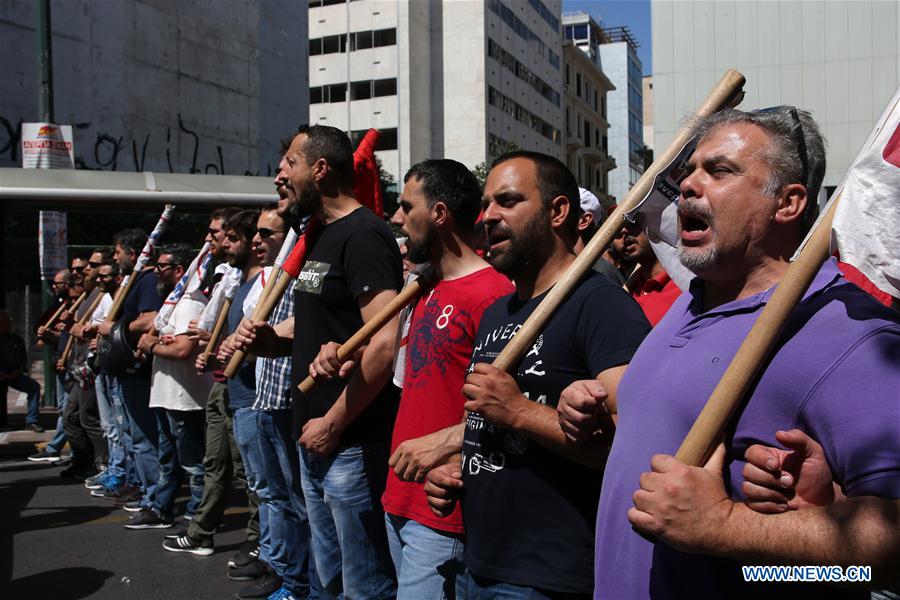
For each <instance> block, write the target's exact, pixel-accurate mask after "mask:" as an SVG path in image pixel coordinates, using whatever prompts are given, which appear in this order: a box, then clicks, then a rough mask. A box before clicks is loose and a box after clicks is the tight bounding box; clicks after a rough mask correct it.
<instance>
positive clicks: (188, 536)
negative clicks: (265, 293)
mask: <svg viewBox="0 0 900 600" xmlns="http://www.w3.org/2000/svg"><path fill="white" fill-rule="evenodd" d="M240 212H241V211H240V209H236V208H220V209H216V210H215V211H213V212H212V214H211V215H210V221H209V228H208V230H207V236H206V241H208V242H210V250H209V251H210V252H211V253H212V255H213V259H214V260H215V261H216V262H219V263H220V264H221V263H223V262H224V263H225V264H226V265H228V264H230V263H232V262H234V261H235V260H236V259H238V258H240V257H237V256H234V257H232V256H231V244H230V242H229V241H228V240H227V238H226V235H225V234H226V232H225V224H226V223H228V222H229V221H231V219H232V217H234V216H235V215H237V214H238V213H240ZM235 250H236V248H235ZM210 270H212V268H210ZM208 273H209V271H207V274H208ZM219 285H221V282H219V283H216V284H215V286H219ZM213 293H215V287H214V288H213V289H212V290H211V291H210V295H212V294H213ZM188 331H189V337H190V338H191V339H196V340H197V341H198V342H199V341H201V340H209V332H206V331H202V330H199V329H197V322H196V321H192V322H191V323H190V324H189V330H188ZM212 350H215V349H212ZM211 363H212V364H210V365H207V364H206V362H205V361H204V360H203V355H202V354H201V355H200V356H199V357H198V358H197V361H196V363H195V367H196V370H197V372H198V373H204V372H206V370H207V369H209V370H210V371H211V372H212V378H213V384H212V387H211V388H210V391H209V395H208V398H207V401H206V410H205V411H204V412H205V419H206V423H205V424H206V435H205V438H206V447H205V449H204V454H203V497H202V499H201V501H200V505H199V506H198V507H197V511H196V513H195V515H194V518H193V519H192V520H191V521H190V522H189V523H188V524H187V529H186V530H185V531H178V530H175V531H173V532H170V533H167V534H166V538H167V539H166V540H165V541H164V542H163V548H164V549H166V550H168V551H170V552H186V553H189V554H194V555H196V556H209V555H211V554H212V553H213V546H214V544H213V541H214V540H213V536H214V534H215V531H216V529H217V528H218V527H219V526H220V525H221V524H222V519H223V517H224V514H225V509H226V507H227V504H228V492H229V490H230V489H231V484H232V482H233V481H238V482H240V483H242V484H244V487H245V488H246V490H247V504H248V507H249V511H250V514H249V518H248V520H247V527H246V534H247V541H246V542H244V544H243V545H242V546H241V548H240V549H239V550H238V551H237V552H236V553H235V555H234V556H233V557H232V558H231V559H230V560H229V561H228V567H229V570H231V569H234V568H242V567H245V566H246V565H248V564H250V563H251V562H252V561H253V560H255V557H256V554H257V552H258V550H257V546H258V545H259V529H260V523H259V509H258V500H257V496H256V494H255V493H254V492H253V490H251V489H250V486H249V485H246V483H247V480H246V476H245V473H244V461H243V460H242V459H241V453H240V451H239V450H238V446H237V442H236V441H235V439H234V419H233V414H232V411H231V410H230V409H229V407H228V404H229V402H228V386H227V384H226V381H227V380H226V378H225V375H224V374H223V372H222V367H221V365H220V364H219V363H218V361H216V360H213V361H211Z"/></svg>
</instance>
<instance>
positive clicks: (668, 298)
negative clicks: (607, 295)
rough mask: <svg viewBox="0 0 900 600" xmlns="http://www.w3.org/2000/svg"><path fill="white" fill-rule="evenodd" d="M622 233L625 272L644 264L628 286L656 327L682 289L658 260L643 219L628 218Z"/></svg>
mask: <svg viewBox="0 0 900 600" xmlns="http://www.w3.org/2000/svg"><path fill="white" fill-rule="evenodd" d="M622 233H623V234H624V237H623V240H622V250H621V254H622V264H623V265H624V266H625V272H626V273H632V271H633V270H634V268H635V267H636V266H640V269H638V270H637V272H635V273H634V274H633V275H632V276H631V277H629V278H628V281H627V282H626V283H625V285H626V289H627V290H628V292H629V293H630V294H631V297H632V298H634V299H635V300H636V301H637V303H638V304H639V305H640V307H641V310H643V311H644V316H646V317H647V320H648V321H650V325H652V326H654V327H655V326H656V324H657V323H659V321H660V319H662V318H663V315H665V314H666V312H667V311H668V310H669V307H670V306H672V303H673V302H675V299H676V298H678V296H680V295H681V290H680V289H679V288H678V286H677V285H675V282H674V281H672V279H671V278H670V277H669V274H668V273H666V270H665V269H663V266H662V265H661V264H660V263H659V260H657V258H656V254H654V253H653V247H652V246H650V240H648V239H647V234H646V233H645V232H644V229H643V227H641V225H640V223H633V222H631V221H628V220H626V221H625V225H624V226H623V227H622Z"/></svg>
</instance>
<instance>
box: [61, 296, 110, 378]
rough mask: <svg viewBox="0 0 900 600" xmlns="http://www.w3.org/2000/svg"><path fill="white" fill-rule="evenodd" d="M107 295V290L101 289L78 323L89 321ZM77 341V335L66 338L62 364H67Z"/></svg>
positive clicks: (82, 323)
mask: <svg viewBox="0 0 900 600" xmlns="http://www.w3.org/2000/svg"><path fill="white" fill-rule="evenodd" d="M105 295H106V292H104V291H102V290H100V294H98V295H97V297H96V298H94V299H93V300H92V301H91V303H90V304H89V305H88V308H87V310H86V311H85V312H84V314H83V315H81V318H79V319H78V321H76V324H77V325H84V324H85V323H87V321H88V319H90V318H91V315H92V314H94V311H95V310H97V307H98V306H100V302H101V301H102V300H103V296H105ZM74 343H75V336H74V335H72V334H69V339H67V340H66V346H65V348H63V352H62V354H61V355H60V357H59V360H61V361H62V364H66V361H67V360H68V359H69V353H71V352H72V345H73V344H74Z"/></svg>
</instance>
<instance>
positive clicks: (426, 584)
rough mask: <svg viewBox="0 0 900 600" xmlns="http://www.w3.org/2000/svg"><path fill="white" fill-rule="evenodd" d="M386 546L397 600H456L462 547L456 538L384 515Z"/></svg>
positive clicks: (455, 536) (463, 549) (461, 563)
mask: <svg viewBox="0 0 900 600" xmlns="http://www.w3.org/2000/svg"><path fill="white" fill-rule="evenodd" d="M384 520H385V524H386V525H387V536H388V544H389V545H390V549H391V558H392V559H393V561H394V568H395V569H396V570H397V600H418V599H419V598H434V599H435V600H447V599H453V598H455V597H456V578H457V577H458V576H459V574H460V573H462V571H463V562H462V561H463V553H464V551H465V546H464V545H463V542H462V539H461V537H460V536H458V535H456V534H453V533H446V532H443V531H437V530H435V529H432V528H431V527H428V526H427V525H422V524H421V523H418V522H416V521H413V520H412V519H407V518H406V517H398V516H397V515H391V514H387V513H385V515H384Z"/></svg>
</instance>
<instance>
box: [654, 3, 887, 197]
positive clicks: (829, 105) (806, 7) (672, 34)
mask: <svg viewBox="0 0 900 600" xmlns="http://www.w3.org/2000/svg"><path fill="white" fill-rule="evenodd" d="M652 19H653V70H654V73H653V76H654V81H653V87H654V112H655V114H654V124H653V125H654V135H655V146H656V148H657V151H658V152H661V151H662V150H663V149H665V147H666V146H667V145H668V143H669V142H670V141H671V139H672V137H673V136H674V134H675V131H676V130H677V128H678V126H679V125H680V123H681V121H682V120H683V119H684V117H685V116H687V115H689V114H690V113H692V112H693V111H694V110H695V109H696V107H697V106H698V105H699V104H700V102H702V100H703V98H704V97H705V96H706V94H707V93H708V92H709V90H710V89H711V88H712V86H713V85H714V84H715V82H716V81H717V80H718V78H719V77H720V76H721V74H722V73H724V72H725V70H726V69H728V68H736V69H738V70H739V71H741V72H742V73H744V75H746V77H747V85H746V87H745V91H746V97H745V98H744V101H743V102H742V103H741V106H740V108H742V109H744V110H752V109H756V108H763V107H768V106H777V105H782V104H788V105H794V106H798V107H801V108H805V109H807V110H810V111H811V112H812V113H813V117H814V118H815V119H816V120H817V121H818V122H819V124H820V126H821V127H822V129H823V132H824V134H825V137H826V140H827V143H828V145H827V148H828V170H827V172H826V174H825V185H829V186H833V185H837V183H838V182H839V181H840V179H841V178H842V177H843V175H844V173H845V172H846V170H847V168H848V166H849V164H850V161H851V160H852V159H853V157H854V156H855V155H856V153H857V151H858V150H859V147H860V145H861V144H862V143H863V142H864V141H865V139H866V137H867V136H868V134H869V132H870V131H871V129H872V126H873V125H874V123H875V119H877V118H878V116H879V115H880V114H881V111H882V110H883V109H884V106H885V104H887V102H888V101H889V100H890V99H891V96H892V95H893V92H894V90H895V89H896V88H897V84H898V82H900V4H898V3H897V2H895V1H893V0H878V1H867V0H859V1H841V0H831V1H810V2H799V1H796V0H793V1H785V2H774V1H760V0H756V1H750V0H747V1H742V2H729V1H720V2H715V3H712V2H703V1H697V2H694V1H690V2H688V1H685V2H678V3H672V2H667V1H658V0H654V2H653V4H652Z"/></svg>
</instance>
